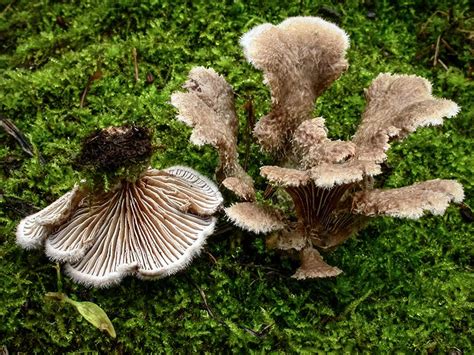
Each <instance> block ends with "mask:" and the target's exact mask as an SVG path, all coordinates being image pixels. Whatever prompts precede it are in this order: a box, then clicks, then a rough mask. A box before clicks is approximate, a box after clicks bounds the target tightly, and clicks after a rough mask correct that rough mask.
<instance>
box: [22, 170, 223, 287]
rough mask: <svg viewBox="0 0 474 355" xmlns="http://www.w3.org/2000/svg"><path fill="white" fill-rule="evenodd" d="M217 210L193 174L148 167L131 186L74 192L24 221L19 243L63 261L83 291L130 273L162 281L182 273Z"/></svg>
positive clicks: (209, 186)
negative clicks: (169, 276)
mask: <svg viewBox="0 0 474 355" xmlns="http://www.w3.org/2000/svg"><path fill="white" fill-rule="evenodd" d="M221 204H222V197H221V194H220V193H219V191H218V190H217V187H216V186H215V184H214V183H212V182H211V181H210V180H209V179H207V178H205V177H204V176H202V175H200V174H199V173H197V172H196V171H194V170H192V169H190V168H186V167H181V166H175V167H172V168H169V169H166V170H163V171H160V170H156V169H148V170H147V171H146V172H145V173H143V175H142V176H141V177H140V178H139V179H137V180H136V181H135V182H127V181H121V182H120V183H119V184H118V185H117V186H116V187H115V188H113V190H112V191H110V192H107V193H99V194H97V193H93V192H92V191H88V190H87V189H86V188H85V187H81V186H76V187H75V188H74V189H73V190H72V191H70V192H68V193H67V194H65V195H64V196H62V197H61V198H59V199H58V200H57V201H55V202H54V203H53V204H51V205H50V206H48V207H46V208H45V209H43V210H42V211H40V212H38V213H36V214H34V215H32V216H29V217H26V218H25V219H24V220H22V221H21V223H20V225H19V226H18V229H17V242H18V244H20V245H21V246H23V247H26V248H33V247H39V246H41V245H42V244H43V242H44V244H45V251H46V254H47V255H48V256H49V257H50V258H51V259H52V260H57V261H61V262H66V263H67V265H66V272H67V273H68V274H69V275H70V276H71V278H73V279H74V280H76V281H77V282H80V283H82V284H84V285H87V286H95V287H106V286H109V285H111V284H114V283H118V282H120V280H121V279H122V278H123V277H125V276H127V275H136V276H138V277H140V278H142V279H154V278H161V277H164V276H168V275H171V274H174V273H176V272H177V271H179V270H181V269H183V268H184V267H186V266H187V265H188V264H189V262H190V261H191V259H192V258H193V257H194V256H195V255H197V254H198V253H199V251H200V249H201V248H202V246H203V244H204V242H205V240H206V237H207V236H209V235H210V234H212V232H213V230H214V226H215V223H216V219H215V217H212V214H213V213H214V212H215V211H216V210H217V209H218V208H219V207H220V205H221Z"/></svg>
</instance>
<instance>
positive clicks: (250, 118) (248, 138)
mask: <svg viewBox="0 0 474 355" xmlns="http://www.w3.org/2000/svg"><path fill="white" fill-rule="evenodd" d="M244 110H245V114H246V116H247V122H246V126H245V159H244V166H243V168H244V170H245V171H247V167H248V162H249V156H250V144H251V143H252V130H253V127H254V126H255V113H254V110H253V104H252V99H249V100H248V101H247V102H246V103H245V104H244Z"/></svg>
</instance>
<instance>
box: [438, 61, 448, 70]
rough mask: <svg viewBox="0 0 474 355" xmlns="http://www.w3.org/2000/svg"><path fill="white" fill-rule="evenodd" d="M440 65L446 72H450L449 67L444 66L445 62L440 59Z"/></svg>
mask: <svg viewBox="0 0 474 355" xmlns="http://www.w3.org/2000/svg"><path fill="white" fill-rule="evenodd" d="M438 62H439V64H441V66H442V67H443V68H444V70H448V66H447V65H446V64H444V62H443V61H442V60H441V59H438Z"/></svg>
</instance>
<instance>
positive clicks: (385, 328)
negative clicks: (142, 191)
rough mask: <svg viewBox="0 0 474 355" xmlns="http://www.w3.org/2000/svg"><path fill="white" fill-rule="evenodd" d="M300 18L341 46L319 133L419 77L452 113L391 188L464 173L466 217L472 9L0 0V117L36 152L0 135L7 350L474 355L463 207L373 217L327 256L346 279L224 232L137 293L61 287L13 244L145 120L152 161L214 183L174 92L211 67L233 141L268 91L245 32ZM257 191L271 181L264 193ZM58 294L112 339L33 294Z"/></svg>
mask: <svg viewBox="0 0 474 355" xmlns="http://www.w3.org/2000/svg"><path fill="white" fill-rule="evenodd" d="M395 3H398V4H395ZM298 15H306V16H309V15H311V16H321V17H323V18H325V19H327V20H330V21H333V22H335V23H337V24H338V25H339V26H340V27H342V28H343V29H344V30H345V31H346V32H347V33H348V34H349V36H350V38H351V48H350V49H349V52H348V59H349V63H350V68H349V69H348V71H347V72H346V73H345V74H344V75H343V76H342V77H341V78H340V79H339V80H338V81H337V82H336V83H335V84H334V85H333V86H332V87H331V88H330V89H329V90H328V91H327V92H325V93H324V94H323V96H322V97H321V98H320V99H319V100H318V101H317V104H316V106H315V115H318V116H323V117H325V118H326V122H327V126H328V129H329V134H330V136H331V137H333V138H338V139H349V138H350V137H351V136H352V135H353V134H354V132H355V129H356V127H357V124H358V122H359V120H360V114H361V112H362V111H363V109H364V105H365V101H364V95H363V92H364V88H366V87H368V85H369V84H370V82H371V81H372V80H373V79H374V78H375V77H376V76H377V74H378V73H380V72H392V73H405V74H417V75H420V76H423V77H425V78H427V79H429V80H430V81H431V82H432V83H433V93H434V95H436V96H439V97H445V98H448V99H451V100H453V101H456V102H457V103H458V104H459V105H460V106H461V112H460V113H459V114H458V116H457V117H455V118H452V119H449V120H447V121H446V122H445V124H444V125H443V126H439V127H428V128H423V129H420V130H418V131H417V132H416V133H414V134H412V135H411V136H410V137H409V138H407V139H406V140H405V141H404V142H401V143H396V144H394V145H393V148H392V149H391V150H390V153H389V159H388V167H389V170H390V172H391V174H390V175H388V174H387V176H386V177H385V178H386V183H385V184H386V186H388V187H400V186H404V185H408V184H411V183H414V182H416V181H423V180H428V179H434V178H445V179H457V180H458V181H459V182H461V183H462V184H463V185H464V189H465V194H466V200H465V203H466V206H474V203H473V184H474V172H473V170H474V169H473V167H474V159H473V154H472V152H473V150H474V134H473V133H474V132H473V122H472V117H473V116H474V108H473V105H472V97H473V93H474V92H473V91H474V90H473V87H474V85H473V83H472V70H473V67H472V57H473V53H472V44H473V39H474V22H473V13H472V10H471V9H470V8H469V1H467V0H466V1H464V0H461V1H456V2H452V3H450V2H447V1H431V2H426V1H415V0H406V1H403V2H394V4H390V2H388V1H384V2H382V1H380V2H378V1H356V0H352V1H345V2H344V1H339V2H334V1H313V0H301V1H289V2H284V3H283V2H282V3H281V4H277V2H273V1H261V0H260V1H248V2H244V1H225V2H209V1H168V0H148V1H140V2H135V1H132V0H123V1H77V2H55V1H46V0H39V1H24V0H17V1H10V0H7V1H0V47H1V50H0V73H1V74H0V114H1V115H2V120H3V119H4V118H5V119H9V120H11V122H12V123H14V124H15V125H16V126H17V127H18V129H19V130H20V131H21V132H23V133H24V134H25V137H26V140H27V141H29V142H31V144H32V151H31V152H30V153H31V154H29V153H27V152H25V151H23V150H22V147H21V146H20V145H19V144H18V142H17V141H16V140H15V139H14V138H13V137H12V136H10V135H9V134H7V132H6V131H5V130H2V129H1V127H0V347H1V346H5V347H6V348H7V349H8V350H9V351H10V352H17V351H21V352H27V353H32V352H39V353H59V352H61V353H63V352H70V351H77V352H83V351H98V352H115V353H141V352H143V353H149V352H152V351H153V352H162V351H163V352H169V353H173V352H178V353H183V352H194V351H196V352H209V353H213V352H217V353H220V352H223V351H225V352H228V351H229V352H230V351H232V352H240V353H247V352H270V351H285V352H308V353H309V352H315V351H319V352H336V353H340V352H356V351H360V352H371V353H393V352H397V351H400V352H402V353H403V352H408V353H412V352H420V353H433V352H440V353H451V354H461V353H465V354H468V353H472V352H473V346H472V339H473V338H474V334H473V329H474V324H473V321H472V314H473V299H472V294H473V289H474V280H473V274H472V266H473V265H472V260H473V258H472V256H473V254H472V251H473V250H474V243H473V238H472V237H473V234H474V233H473V232H474V228H473V224H472V223H469V221H468V220H469V216H467V214H468V213H467V211H468V207H466V206H464V207H462V206H455V205H452V206H450V207H449V208H448V210H447V212H446V213H445V215H443V216H431V215H427V216H426V217H424V218H422V219H420V220H416V221H407V220H397V219H391V218H380V219H377V220H374V221H373V222H371V223H370V224H369V225H368V227H367V228H366V229H364V230H363V231H361V232H360V233H358V235H357V236H356V238H352V239H350V240H349V241H347V242H346V243H344V244H343V245H341V246H340V247H339V248H338V249H336V250H335V251H334V252H332V253H331V254H329V255H327V257H326V258H327V260H328V262H330V263H331V264H332V265H337V266H338V267H339V268H341V269H342V270H343V271H344V273H343V274H341V275H340V276H338V277H337V278H331V279H323V280H307V281H297V280H295V279H292V278H291V277H290V276H291V275H292V273H293V272H294V270H295V267H296V265H297V264H296V263H295V262H294V261H292V260H291V259H289V258H287V257H285V256H284V255H281V254H279V253H276V252H274V251H269V250H266V248H265V241H264V238H263V237H261V236H256V235H252V234H247V233H243V232H241V231H239V230H238V229H236V228H235V229H231V230H228V231H227V232H225V233H220V234H218V235H216V236H213V237H210V238H209V240H208V243H207V246H206V248H205V250H204V252H203V253H202V254H201V255H200V257H198V258H196V259H195V260H194V262H193V263H192V264H191V265H190V266H189V267H188V268H187V269H186V270H185V271H183V272H180V273H179V274H177V275H174V276H172V277H169V278H167V279H162V280H157V281H148V282H146V281H140V280H138V279H135V278H132V277H129V278H126V279H125V280H124V281H123V282H122V283H121V284H120V285H119V286H115V287H112V288H109V289H88V288H85V287H83V286H80V285H77V284H75V283H74V282H72V281H71V280H70V279H69V278H68V277H67V276H65V275H61V277H60V278H59V277H58V275H60V274H58V273H57V270H56V268H55V267H56V265H55V264H54V263H52V262H51V261H49V260H48V259H47V258H46V257H45V256H44V254H43V252H42V251H38V250H30V251H26V250H23V249H21V248H20V247H19V246H17V245H16V243H15V228H16V226H17V224H18V222H19V221H20V219H22V218H23V217H25V216H26V215H28V214H31V213H33V212H35V211H38V210H39V209H40V208H43V207H44V206H46V205H48V204H49V203H51V202H52V201H54V200H55V199H56V198H58V197H59V196H60V195H62V194H63V193H65V192H66V191H68V190H69V189H71V188H72V186H73V185H74V183H76V182H77V181H79V180H80V179H81V177H82V176H81V174H80V173H78V172H77V171H75V170H74V168H73V165H74V164H73V161H74V158H75V157H76V156H77V152H78V151H79V149H80V144H81V141H82V140H83V139H84V137H86V136H87V135H89V134H90V133H91V132H93V131H94V130H96V129H97V128H104V127H108V126H111V125H124V124H136V125H141V126H148V127H150V128H151V129H152V130H153V132H154V142H153V143H154V145H155V146H156V147H157V151H156V154H155V155H154V157H153V161H152V165H153V166H154V167H156V168H165V167H169V166H172V165H187V166H190V167H192V168H194V169H196V170H198V171H200V172H202V173H203V174H205V175H207V176H209V177H211V178H212V176H213V172H214V170H215V166H216V163H217V155H216V153H215V151H213V150H212V149H211V148H209V147H202V148H198V147H195V146H193V145H192V144H191V143H189V134H190V129H189V128H187V127H185V126H184V125H183V124H182V123H180V122H178V121H176V120H175V116H176V112H175V110H174V109H173V107H172V106H171V105H170V104H169V101H170V95H171V93H172V92H173V91H175V90H179V89H180V87H181V85H182V83H183V82H184V80H185V78H186V76H187V74H188V72H189V70H190V69H191V68H192V67H193V66H196V65H203V66H206V67H213V68H214V69H215V70H216V71H218V72H219V73H221V74H223V75H224V76H225V77H226V79H227V80H228V81H229V83H230V84H231V85H232V86H233V88H234V91H235V93H236V98H237V99H236V105H237V108H238V111H239V118H240V141H241V142H243V141H245V139H246V134H247V133H246V132H247V130H246V124H245V112H244V110H243V106H244V104H245V102H246V101H247V100H249V99H252V101H253V104H254V107H255V115H256V117H257V118H259V117H262V116H263V115H264V114H265V112H267V111H268V107H269V97H270V96H269V91H268V88H267V87H266V86H265V85H264V84H263V82H262V74H261V73H260V72H258V71H256V70H255V69H254V68H253V67H251V66H250V65H249V64H247V63H246V61H245V59H244V57H243V54H242V50H241V48H240V47H239V44H238V40H239V37H240V36H241V35H242V34H243V33H245V32H246V31H248V30H249V29H250V28H252V27H253V26H255V25H258V24H261V23H265V22H271V23H274V24H277V23H279V22H281V21H282V20H284V19H285V18H287V17H289V16H298ZM134 51H136V53H137V60H136V61H134V56H133V52H134ZM135 70H137V72H136V73H137V74H138V76H137V77H136V73H135ZM137 79H138V80H137ZM86 91H87V92H86ZM240 149H241V150H242V152H241V153H242V154H241V156H243V152H244V147H243V146H242V147H240ZM269 159H270V158H269V157H267V156H264V155H263V154H262V153H261V152H260V151H259V147H258V146H257V145H255V144H252V146H251V151H250V155H249V159H248V167H249V169H248V170H249V173H250V174H251V175H252V176H253V177H254V178H257V177H258V167H259V166H261V165H262V162H264V163H265V162H269V161H270V160H269ZM257 187H259V188H262V187H264V181H263V180H262V179H257ZM471 218H472V217H471ZM55 291H62V292H64V293H66V294H67V295H68V296H69V297H71V298H72V299H75V300H80V301H91V302H95V303H96V304H98V305H100V307H102V309H104V310H105V312H106V313H107V314H108V316H109V317H110V319H111V321H112V323H113V324H114V327H115V330H116V332H117V337H116V338H115V339H112V338H110V337H108V336H107V335H106V334H104V333H101V332H99V331H98V330H97V329H96V328H94V327H92V326H91V325H90V324H88V323H87V322H86V321H85V320H84V319H83V318H82V317H81V316H79V315H78V313H77V312H76V311H75V310H74V309H73V308H72V307H71V306H68V305H65V304H60V303H57V302H53V301H48V300H46V299H45V297H44V296H45V294H46V293H47V292H55Z"/></svg>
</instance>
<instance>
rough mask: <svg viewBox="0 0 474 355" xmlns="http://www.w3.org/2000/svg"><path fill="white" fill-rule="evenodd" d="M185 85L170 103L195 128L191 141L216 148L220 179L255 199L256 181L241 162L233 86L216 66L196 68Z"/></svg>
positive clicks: (218, 176) (235, 190) (239, 194)
mask: <svg viewBox="0 0 474 355" xmlns="http://www.w3.org/2000/svg"><path fill="white" fill-rule="evenodd" d="M183 87H184V88H185V89H186V90H187V92H175V93H173V95H172V96H171V104H172V105H173V106H174V107H176V108H177V109H178V112H179V114H178V116H177V118H178V120H180V121H182V122H184V123H186V124H187V125H188V126H191V127H193V133H192V134H191V142H193V143H194V144H196V145H198V146H201V145H204V144H210V145H212V146H213V147H214V148H216V149H217V151H218V152H219V159H220V165H219V167H218V168H217V171H216V177H217V181H218V182H219V183H222V184H223V185H224V186H225V187H226V188H227V189H229V190H231V191H232V192H234V193H235V194H236V195H237V196H239V197H240V198H242V199H244V200H253V199H255V190H254V187H253V180H252V178H251V177H250V176H248V175H247V173H246V172H245V171H244V169H243V168H242V167H241V166H240V164H239V159H238V158H239V155H238V153H237V129H238V120H237V115H236V113H235V108H234V94H233V92H232V88H231V87H230V85H229V84H227V82H226V81H225V79H224V78H223V77H222V76H220V75H219V74H217V73H216V72H215V71H214V70H213V69H206V68H203V67H196V68H193V69H192V70H191V72H190V73H189V77H188V81H187V82H186V83H185V84H184V86H183Z"/></svg>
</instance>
